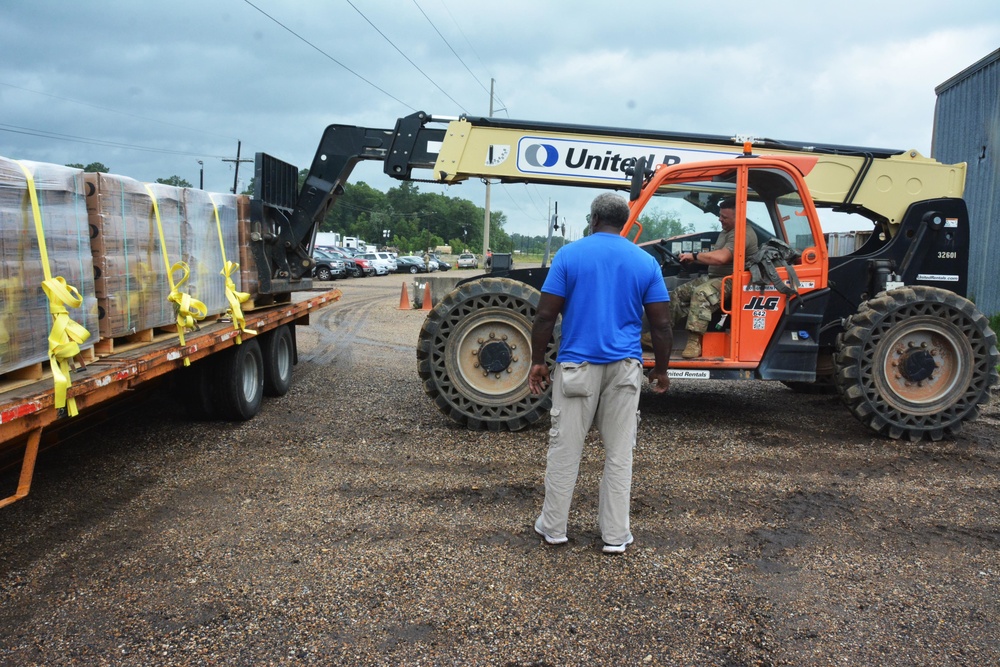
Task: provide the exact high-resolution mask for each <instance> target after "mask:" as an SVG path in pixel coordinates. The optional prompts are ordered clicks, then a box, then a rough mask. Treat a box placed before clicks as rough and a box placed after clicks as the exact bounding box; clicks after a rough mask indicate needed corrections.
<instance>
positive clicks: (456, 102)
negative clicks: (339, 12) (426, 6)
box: [347, 0, 468, 113]
mask: <svg viewBox="0 0 1000 667" xmlns="http://www.w3.org/2000/svg"><path fill="white" fill-rule="evenodd" d="M347 4H349V5H350V6H351V8H352V9H353V10H354V11H356V12H357V13H358V14H360V15H361V18H363V19H364V20H365V21H367V22H368V25H370V26H371V27H372V28H374V29H375V32H377V33H378V34H380V35H381V36H382V39H384V40H385V41H387V42H389V45H390V46H391V47H392V48H394V49H396V51H397V52H398V53H399V55H401V56H403V57H404V58H406V62H408V63H410V64H411V65H413V67H414V69H416V70H417V71H418V72H420V73H421V74H423V75H424V78H425V79H427V80H428V81H430V82H431V83H432V84H434V87H435V88H437V89H438V90H440V91H441V93H442V94H443V95H444V96H445V97H447V98H448V99H449V100H451V101H452V102H454V104H455V106H457V107H458V108H460V109H461V110H462V111H465V107H464V106H462V105H461V104H460V103H459V102H458V101H457V100H456V99H455V98H454V97H452V96H451V95H449V94H448V93H447V92H446V91H445V89H444V88H442V87H441V86H439V85H438V83H437V81H435V80H434V79H432V78H431V77H430V76H429V75H428V74H427V72H425V71H423V70H422V69H420V67H419V66H418V65H417V63H415V62H413V61H412V60H411V59H410V57H409V56H408V55H406V54H405V53H403V51H402V49H400V48H399V47H398V46H396V45H395V44H394V43H393V41H392V40H391V39H389V38H388V37H387V36H386V34H385V33H384V32H382V31H381V30H379V28H378V26H377V25H375V24H374V23H372V21H371V19H369V18H368V17H367V16H365V15H364V13H363V12H362V11H361V10H360V9H358V8H357V7H355V6H354V3H353V2H351V0H347ZM417 9H420V6H419V5H418V6H417ZM465 112H466V113H468V112H467V111H465Z"/></svg>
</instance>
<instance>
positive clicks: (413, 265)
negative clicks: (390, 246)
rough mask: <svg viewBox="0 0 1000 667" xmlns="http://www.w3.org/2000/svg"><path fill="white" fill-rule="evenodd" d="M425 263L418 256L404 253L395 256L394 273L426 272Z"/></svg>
mask: <svg viewBox="0 0 1000 667" xmlns="http://www.w3.org/2000/svg"><path fill="white" fill-rule="evenodd" d="M427 272H428V271H427V265H426V264H424V260H423V259H422V258H420V257H414V256H413V255H404V256H403V257H397V258H396V273H427Z"/></svg>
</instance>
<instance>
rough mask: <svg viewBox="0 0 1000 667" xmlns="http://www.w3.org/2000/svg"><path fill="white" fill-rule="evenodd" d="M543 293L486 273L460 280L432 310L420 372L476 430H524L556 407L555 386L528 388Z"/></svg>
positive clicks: (549, 353)
mask: <svg viewBox="0 0 1000 667" xmlns="http://www.w3.org/2000/svg"><path fill="white" fill-rule="evenodd" d="M539 297H540V294H539V292H538V290H536V289H534V288H532V287H531V286H529V285H526V284H524V283H522V282H520V281H517V280H511V279H508V278H484V279H481V280H475V281H472V282H468V283H465V284H463V285H460V286H459V287H458V288H457V289H455V290H453V291H452V292H451V293H450V294H448V295H447V296H445V297H444V298H443V299H442V300H441V301H440V302H439V303H438V304H437V305H436V306H435V307H434V308H433V309H432V310H431V311H430V312H429V313H428V314H427V319H426V320H424V324H423V327H421V329H420V336H419V338H418V341H417V370H418V372H419V374H420V379H421V380H423V383H424V391H425V392H426V393H427V395H428V396H430V397H431V398H432V399H433V400H434V403H435V405H437V407H438V409H439V410H441V412H443V413H444V414H446V415H448V416H449V417H450V418H451V419H452V420H454V421H455V422H457V423H459V424H462V425H464V426H466V427H468V428H469V429H472V430H491V431H500V430H507V431H519V430H521V429H523V428H525V427H527V426H530V425H531V424H533V423H535V422H536V421H538V420H539V419H541V417H542V416H543V415H545V414H546V413H547V412H548V411H549V408H550V407H551V405H552V395H551V389H550V390H548V391H546V392H545V393H543V394H541V395H538V396H535V395H533V394H532V393H531V392H530V391H529V390H528V371H529V370H530V369H531V326H532V322H533V320H534V317H535V310H536V308H537V307H538V299H539ZM553 338H554V340H555V341H557V340H558V339H559V330H558V328H557V329H556V331H555V333H554V336H553ZM556 348H557V346H556V344H555V342H550V343H549V346H548V348H547V349H546V353H545V358H546V362H547V363H548V364H549V365H550V366H551V365H552V364H553V363H555V354H556ZM484 359H487V360H488V361H487V362H484V363H487V364H488V370H484V368H483V366H482V365H481V364H480V362H482V361H483V360H484Z"/></svg>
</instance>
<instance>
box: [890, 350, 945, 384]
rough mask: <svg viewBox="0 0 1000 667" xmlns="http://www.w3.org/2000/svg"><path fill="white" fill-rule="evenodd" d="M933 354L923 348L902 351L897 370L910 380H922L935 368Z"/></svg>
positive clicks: (929, 375)
mask: <svg viewBox="0 0 1000 667" xmlns="http://www.w3.org/2000/svg"><path fill="white" fill-rule="evenodd" d="M937 367H938V365H937V362H936V361H934V356H933V355H932V354H931V353H930V352H929V351H927V350H925V349H911V350H907V351H906V352H904V353H903V355H902V356H901V358H900V360H899V366H898V368H899V372H900V373H901V374H902V376H903V377H904V378H906V379H907V380H909V381H910V382H923V381H924V380H927V379H929V378H930V377H931V376H932V375H933V374H934V371H935V370H936V369H937Z"/></svg>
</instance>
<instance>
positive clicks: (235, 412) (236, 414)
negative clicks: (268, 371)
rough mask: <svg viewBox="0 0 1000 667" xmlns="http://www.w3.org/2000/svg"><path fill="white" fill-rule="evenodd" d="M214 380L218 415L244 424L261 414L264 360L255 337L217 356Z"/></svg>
mask: <svg viewBox="0 0 1000 667" xmlns="http://www.w3.org/2000/svg"><path fill="white" fill-rule="evenodd" d="M217 363H218V365H217V366H216V372H215V375H214V380H215V397H216V405H217V406H218V409H219V416H220V417H221V418H222V419H226V420H228V421H247V420H248V419H252V418H253V417H254V415H256V414H257V413H258V412H260V404H261V401H262V400H263V399H264V361H263V355H262V354H261V351H260V344H259V343H258V342H257V339H256V338H250V339H244V340H243V343H242V344H241V345H234V346H233V347H231V348H229V349H228V350H225V351H224V352H220V353H219V358H218V361H217Z"/></svg>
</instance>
